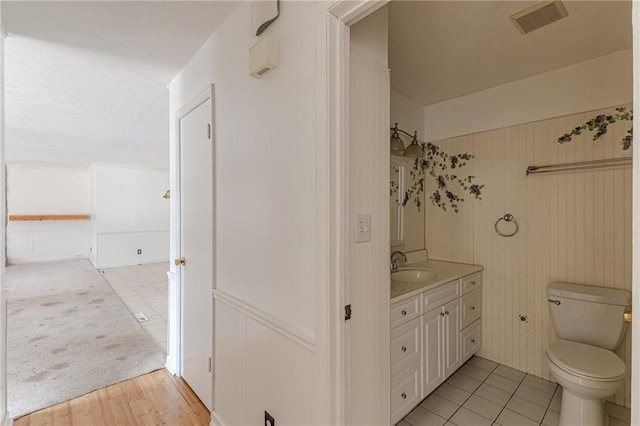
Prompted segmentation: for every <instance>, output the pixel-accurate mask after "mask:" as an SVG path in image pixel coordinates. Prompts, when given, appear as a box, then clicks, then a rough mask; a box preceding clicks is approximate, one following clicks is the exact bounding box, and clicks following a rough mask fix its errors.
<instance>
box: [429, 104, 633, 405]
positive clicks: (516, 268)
mask: <svg viewBox="0 0 640 426" xmlns="http://www.w3.org/2000/svg"><path fill="white" fill-rule="evenodd" d="M612 111H613V108H610V109H606V110H602V111H593V112H588V113H582V114H575V115H571V116H567V117H559V118H555V119H551V120H544V121H539V122H534V123H528V124H523V125H518V126H513V127H508V128H503V129H497V130H492V131H487V132H483V133H478V134H474V135H470V136H464V137H458V138H453V139H448V140H444V141H440V142H437V144H439V145H440V146H441V147H443V148H445V149H446V150H447V151H448V152H450V153H457V152H464V151H468V152H472V153H474V154H475V155H476V157H477V159H476V160H475V161H473V165H472V166H471V167H468V168H467V170H469V173H470V174H474V175H476V176H477V179H478V180H479V181H480V182H481V183H484V184H485V185H486V188H485V190H484V194H483V200H482V201H480V202H477V201H472V200H471V199H470V197H466V198H467V201H466V202H465V203H463V206H462V210H461V212H460V213H459V214H457V215H456V214H455V213H453V212H442V211H440V210H439V209H437V208H436V207H433V206H431V205H430V204H429V203H427V204H428V207H427V215H426V217H427V219H426V222H427V225H426V228H427V231H426V232H427V248H428V250H429V255H430V257H432V258H434V259H443V260H453V261H460V262H469V263H476V264H481V265H484V267H485V271H484V279H483V301H484V302H483V303H484V306H483V315H482V318H483V330H482V333H483V345H482V349H481V353H480V354H481V355H482V356H485V357H487V358H490V359H492V360H495V361H497V362H500V363H502V364H506V365H508V366H511V367H513V368H516V369H518V370H522V371H526V372H528V373H531V374H534V375H536V376H540V377H543V378H546V379H549V378H550V374H549V370H548V367H547V361H546V358H545V353H546V350H547V348H548V347H549V344H550V343H551V342H553V341H554V340H555V339H557V334H556V332H555V329H554V326H553V323H552V321H551V318H550V312H549V307H548V302H547V286H548V284H549V283H550V282H553V281H569V282H577V283H584V284H590V285H598V286H605V287H615V288H624V289H628V290H631V167H622V168H615V169H601V170H590V171H579V172H558V173H548V174H539V175H531V176H526V175H525V170H526V168H527V166H528V165H544V164H555V163H564V162H573V161H586V160H592V159H606V158H617V157H622V156H630V155H631V152H630V151H623V150H622V146H621V144H620V141H621V140H622V137H623V136H624V135H625V133H626V130H627V129H628V128H629V124H630V123H628V122H622V123H616V124H614V125H612V126H610V128H609V132H608V134H607V135H606V136H605V138H603V139H602V140H599V141H592V140H591V135H590V134H586V135H583V136H580V137H574V140H573V141H571V142H569V143H566V144H563V145H560V144H558V143H556V142H555V141H556V140H557V138H558V137H559V136H561V135H562V134H563V133H565V132H566V131H568V130H569V129H572V128H574V127H577V126H579V125H581V124H582V123H584V122H586V121H587V120H589V119H590V118H592V117H594V116H595V115H596V114H599V113H610V112H612ZM429 184H431V182H429ZM428 191H433V186H429V185H428ZM428 193H429V192H428ZM506 213H510V214H513V215H514V217H515V218H516V220H517V221H518V223H519V225H520V231H519V232H518V234H516V235H515V236H513V237H511V238H504V237H501V236H499V235H497V234H496V232H495V230H494V224H495V222H496V220H497V219H498V218H500V217H502V216H503V215H504V214H506ZM505 230H507V229H506V228H505ZM630 339H631V333H630V332H628V333H627V336H626V338H625V340H624V342H623V343H622V345H621V347H620V348H619V349H618V350H617V351H616V352H617V353H618V355H619V356H620V357H621V358H622V359H623V360H625V362H627V367H628V368H627V370H628V371H630V360H631V342H630ZM613 400H614V402H616V403H618V404H621V405H625V406H627V407H628V406H629V404H630V374H628V375H627V382H626V385H625V386H624V387H623V389H622V390H621V391H620V392H619V393H618V394H617V395H616V396H615V397H614V399H613Z"/></svg>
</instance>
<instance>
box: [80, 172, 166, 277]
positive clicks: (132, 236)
mask: <svg viewBox="0 0 640 426" xmlns="http://www.w3.org/2000/svg"><path fill="white" fill-rule="evenodd" d="M90 185H91V186H95V192H94V194H95V197H91V200H89V204H90V205H91V209H92V211H91V216H92V221H91V233H90V235H89V239H90V242H91V245H90V246H89V250H90V255H89V257H90V259H91V260H92V262H94V264H95V265H96V266H97V267H101V268H104V267H113V266H124V265H137V264H141V263H153V262H163V261H167V260H168V259H169V202H168V201H167V200H165V199H163V198H162V195H164V193H165V191H166V190H167V189H168V187H169V173H168V172H167V171H162V170H150V169H137V168H131V167H117V166H109V165H103V164H96V165H94V166H93V167H92V174H91V177H90ZM138 249H141V250H142V254H138V253H137V251H138Z"/></svg>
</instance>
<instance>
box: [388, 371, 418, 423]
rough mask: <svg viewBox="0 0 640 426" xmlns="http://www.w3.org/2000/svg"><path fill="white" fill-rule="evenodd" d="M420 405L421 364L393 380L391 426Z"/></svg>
mask: <svg viewBox="0 0 640 426" xmlns="http://www.w3.org/2000/svg"><path fill="white" fill-rule="evenodd" d="M418 403H420V363H419V362H416V363H415V364H413V365H412V366H411V367H409V368H407V369H406V370H404V371H403V372H402V373H400V374H398V375H397V376H395V377H394V378H392V379H391V424H392V425H395V424H396V423H398V422H399V421H400V420H402V418H403V417H404V416H406V415H407V414H409V413H410V412H411V410H413V408H414V407H415V406H416V405H418Z"/></svg>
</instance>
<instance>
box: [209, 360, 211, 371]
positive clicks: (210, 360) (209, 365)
mask: <svg viewBox="0 0 640 426" xmlns="http://www.w3.org/2000/svg"><path fill="white" fill-rule="evenodd" d="M209 373H211V357H209Z"/></svg>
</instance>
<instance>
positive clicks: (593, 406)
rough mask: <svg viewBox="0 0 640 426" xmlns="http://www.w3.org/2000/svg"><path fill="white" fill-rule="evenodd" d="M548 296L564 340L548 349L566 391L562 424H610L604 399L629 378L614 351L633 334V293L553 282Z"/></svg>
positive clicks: (552, 366) (561, 413)
mask: <svg viewBox="0 0 640 426" xmlns="http://www.w3.org/2000/svg"><path fill="white" fill-rule="evenodd" d="M547 293H548V296H549V299H548V300H549V307H550V310H551V317H552V319H553V324H554V326H555V328H556V331H557V332H558V337H559V339H558V340H557V341H556V342H554V343H553V344H552V345H551V346H549V350H548V351H547V360H548V362H549V370H550V372H551V374H552V375H553V377H554V378H555V379H556V380H557V381H558V383H559V384H560V386H562V390H563V392H562V404H561V406H560V418H559V419H558V426H574V425H580V426H585V425H586V426H606V425H608V424H609V418H608V417H607V415H606V412H605V410H604V401H605V399H607V398H609V397H611V396H613V395H614V394H615V393H616V392H617V391H618V389H620V387H621V386H622V384H623V382H624V377H625V365H624V362H623V361H622V360H621V359H620V358H618V356H617V355H616V354H614V353H613V351H614V350H615V349H616V348H617V347H618V346H619V345H620V342H622V339H623V338H624V335H625V332H626V330H627V324H626V322H625V312H626V311H627V309H628V308H629V306H630V305H631V293H630V292H628V291H626V290H622V289H615V288H606V287H595V286H588V285H584V284H574V283H566V282H554V283H551V284H549V286H548V288H547Z"/></svg>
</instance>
